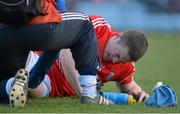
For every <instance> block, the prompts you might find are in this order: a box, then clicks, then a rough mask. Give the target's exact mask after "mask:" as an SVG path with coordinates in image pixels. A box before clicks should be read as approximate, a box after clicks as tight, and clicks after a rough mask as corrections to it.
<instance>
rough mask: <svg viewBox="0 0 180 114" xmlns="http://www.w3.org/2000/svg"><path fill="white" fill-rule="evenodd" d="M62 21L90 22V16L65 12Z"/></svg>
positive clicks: (62, 14)
mask: <svg viewBox="0 0 180 114" xmlns="http://www.w3.org/2000/svg"><path fill="white" fill-rule="evenodd" d="M61 16H62V20H63V21H64V20H77V19H79V20H88V21H89V16H88V15H86V14H83V13H80V12H65V13H61Z"/></svg>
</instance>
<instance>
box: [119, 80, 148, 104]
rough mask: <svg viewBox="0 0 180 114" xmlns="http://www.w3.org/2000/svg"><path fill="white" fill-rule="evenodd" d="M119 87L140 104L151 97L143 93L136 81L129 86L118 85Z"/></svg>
mask: <svg viewBox="0 0 180 114" xmlns="http://www.w3.org/2000/svg"><path fill="white" fill-rule="evenodd" d="M117 86H118V88H120V90H121V91H122V92H125V93H128V94H130V95H133V96H134V98H136V99H137V100H138V101H139V102H142V101H144V100H145V99H147V98H148V97H149V95H148V94H147V93H146V92H145V91H143V90H142V89H141V87H140V86H139V85H138V84H136V82H135V81H132V82H131V83H130V84H127V85H119V84H117Z"/></svg>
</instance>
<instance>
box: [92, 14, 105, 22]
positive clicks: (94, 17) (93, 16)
mask: <svg viewBox="0 0 180 114" xmlns="http://www.w3.org/2000/svg"><path fill="white" fill-rule="evenodd" d="M89 17H90V19H91V21H92V22H94V21H97V20H104V18H103V17H102V16H99V15H89Z"/></svg>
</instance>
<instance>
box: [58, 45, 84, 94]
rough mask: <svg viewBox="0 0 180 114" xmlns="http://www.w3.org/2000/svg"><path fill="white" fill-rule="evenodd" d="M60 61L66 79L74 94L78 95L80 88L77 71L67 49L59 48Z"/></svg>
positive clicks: (80, 91)
mask: <svg viewBox="0 0 180 114" xmlns="http://www.w3.org/2000/svg"><path fill="white" fill-rule="evenodd" d="M60 61H61V65H62V69H63V72H64V74H65V77H66V79H67V81H68V82H69V84H70V85H71V87H72V88H73V89H74V91H75V92H76V94H77V95H78V96H79V97H80V96H81V93H82V88H81V86H80V83H79V73H78V71H77V70H76V68H75V63H74V60H73V58H72V55H71V52H70V50H69V49H63V50H61V53H60Z"/></svg>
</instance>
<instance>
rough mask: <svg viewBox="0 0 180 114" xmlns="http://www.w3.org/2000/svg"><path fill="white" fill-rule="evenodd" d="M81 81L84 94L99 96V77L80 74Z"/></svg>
mask: <svg viewBox="0 0 180 114" xmlns="http://www.w3.org/2000/svg"><path fill="white" fill-rule="evenodd" d="M79 81H80V84H81V87H82V91H83V92H82V94H84V95H90V96H92V97H95V96H97V87H96V84H97V77H96V76H93V75H80V77H79Z"/></svg>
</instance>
